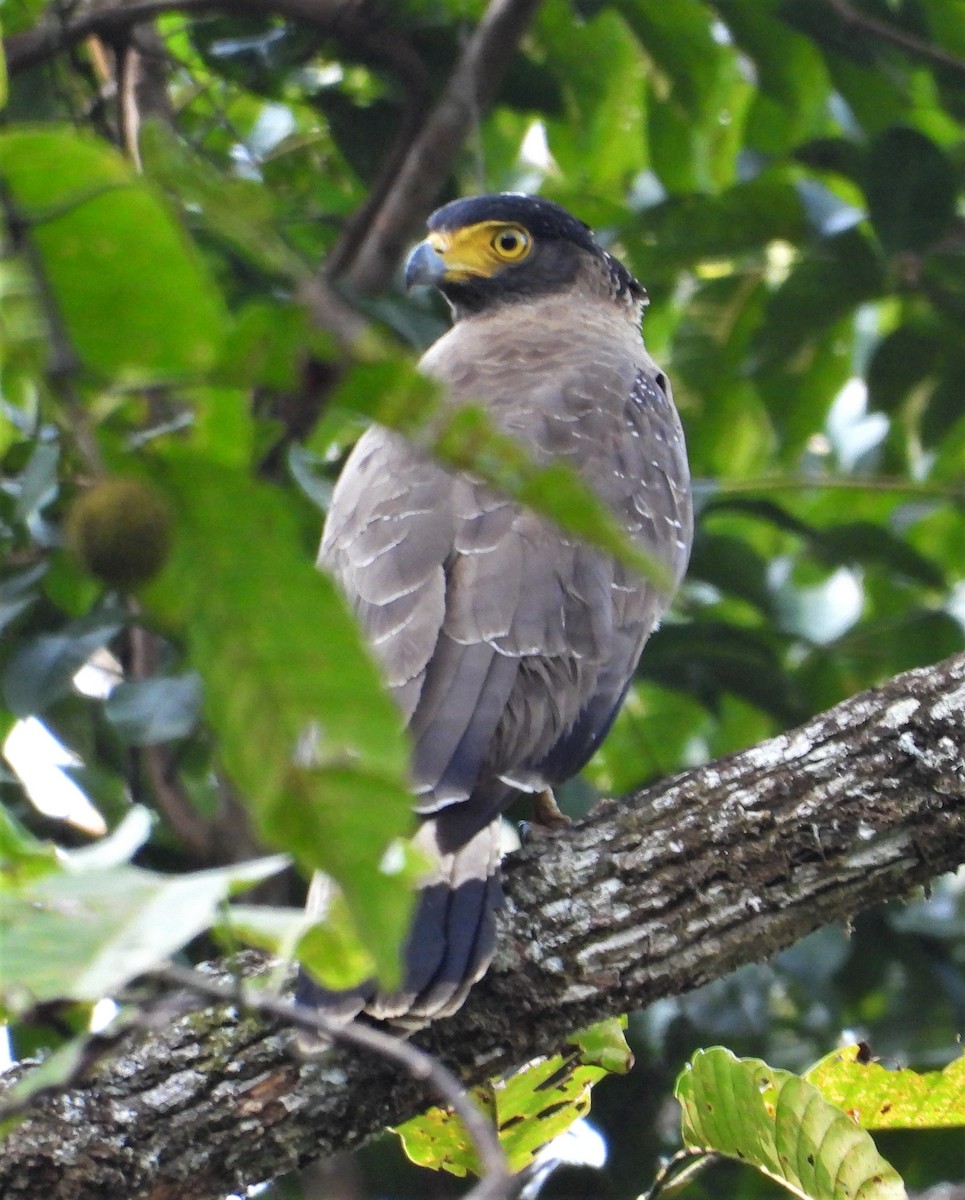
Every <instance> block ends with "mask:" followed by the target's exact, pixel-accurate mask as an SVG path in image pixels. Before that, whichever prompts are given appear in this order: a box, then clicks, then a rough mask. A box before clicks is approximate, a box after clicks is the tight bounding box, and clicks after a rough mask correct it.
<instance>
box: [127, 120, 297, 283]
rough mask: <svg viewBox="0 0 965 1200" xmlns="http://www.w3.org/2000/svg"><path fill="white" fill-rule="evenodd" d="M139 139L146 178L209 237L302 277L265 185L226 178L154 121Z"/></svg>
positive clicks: (267, 267)
mask: <svg viewBox="0 0 965 1200" xmlns="http://www.w3.org/2000/svg"><path fill="white" fill-rule="evenodd" d="M140 141H141V152H142V155H143V157H144V169H145V172H146V173H147V176H148V178H149V179H152V180H154V181H155V182H156V183H157V184H158V185H159V186H160V187H162V188H164V189H165V191H167V192H168V193H169V194H170V195H171V196H172V197H176V198H177V200H178V202H179V203H180V204H181V205H182V207H184V208H185V209H186V210H187V211H188V212H189V213H190V214H191V215H192V217H193V219H194V220H196V221H198V222H199V223H201V224H202V225H203V227H204V229H205V230H206V231H207V232H209V233H210V234H211V235H212V236H213V237H216V238H218V239H219V240H221V241H223V242H224V243H225V244H227V245H228V246H230V247H231V249H232V250H233V251H234V252H235V253H236V254H239V255H241V256H242V257H243V258H244V259H245V260H246V261H247V262H249V263H251V264H252V265H253V266H255V267H258V268H259V269H261V270H263V271H265V272H267V273H269V274H272V275H279V276H281V277H282V278H285V279H291V280H302V279H305V278H307V276H308V268H307V265H306V264H305V263H304V262H303V261H302V259H301V258H300V257H299V256H298V255H297V254H296V253H295V251H294V250H293V249H292V248H291V246H290V245H289V244H288V243H287V242H286V241H285V239H284V237H283V236H282V234H281V233H280V231H279V229H278V227H277V223H276V219H275V212H274V208H273V204H272V196H271V193H270V192H269V191H268V190H267V189H266V188H264V187H262V186H261V184H259V183H256V182H255V181H254V180H250V179H238V178H227V177H226V176H225V174H224V173H223V172H221V171H217V170H215V169H214V167H212V166H211V165H210V164H209V163H206V162H205V161H204V159H203V158H201V157H200V156H198V155H195V154H192V153H191V151H190V149H189V148H188V147H187V146H186V145H185V143H184V142H183V140H181V139H179V138H177V137H176V136H175V135H174V134H173V133H172V132H171V130H170V129H168V128H167V127H166V126H165V125H162V124H161V123H160V122H157V121H149V122H147V123H146V124H145V126H144V128H143V129H142V131H141V135H140Z"/></svg>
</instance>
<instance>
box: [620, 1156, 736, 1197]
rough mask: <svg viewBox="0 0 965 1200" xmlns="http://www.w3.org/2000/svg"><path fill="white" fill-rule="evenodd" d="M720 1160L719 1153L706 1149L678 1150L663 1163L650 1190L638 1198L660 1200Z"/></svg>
mask: <svg viewBox="0 0 965 1200" xmlns="http://www.w3.org/2000/svg"><path fill="white" fill-rule="evenodd" d="M719 1161H720V1159H719V1156H718V1155H716V1154H710V1153H709V1152H708V1151H706V1150H686V1149H685V1150H678V1151H677V1153H676V1154H675V1155H674V1156H673V1157H672V1158H670V1159H668V1160H667V1161H666V1162H665V1163H664V1164H663V1166H662V1167H661V1168H660V1170H659V1171H658V1172H657V1174H656V1176H655V1177H654V1181H653V1183H652V1184H651V1185H650V1187H649V1188H648V1190H647V1191H645V1192H644V1193H643V1194H642V1195H640V1196H638V1197H637V1200H658V1197H660V1196H666V1195H668V1194H669V1195H673V1194H674V1193H676V1192H677V1191H678V1190H679V1189H680V1188H681V1187H685V1186H686V1185H687V1184H688V1183H689V1182H690V1181H691V1180H692V1179H694V1178H695V1177H696V1176H697V1175H699V1174H700V1173H701V1171H703V1170H705V1169H706V1168H707V1167H709V1166H711V1165H712V1164H713V1163H715V1162H719Z"/></svg>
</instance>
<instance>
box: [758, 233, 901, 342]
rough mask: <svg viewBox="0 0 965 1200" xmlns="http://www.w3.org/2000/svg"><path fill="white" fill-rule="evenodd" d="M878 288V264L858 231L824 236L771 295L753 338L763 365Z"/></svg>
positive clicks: (880, 283)
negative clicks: (763, 318) (758, 328)
mask: <svg viewBox="0 0 965 1200" xmlns="http://www.w3.org/2000/svg"><path fill="white" fill-rule="evenodd" d="M883 289H884V275H883V271H882V266H881V262H880V261H879V259H878V257H877V255H876V254H875V251H874V249H873V247H872V246H871V244H870V243H869V241H868V238H867V237H866V236H865V235H864V233H862V232H861V231H860V230H858V229H849V230H848V231H847V232H845V233H840V234H837V235H836V236H834V237H830V238H826V239H825V240H823V241H822V242H821V243H820V245H817V246H815V247H814V248H813V250H811V251H810V252H809V253H808V254H806V255H805V256H802V258H801V259H800V260H799V261H798V262H797V263H796V264H795V266H794V267H793V268H792V270H791V273H790V275H789V276H788V277H787V279H786V280H785V282H784V283H783V284H782V285H781V286H780V287H779V288H778V289H777V291H776V292H775V293H774V294H773V296H772V297H771V300H770V303H769V304H768V306H767V312H766V314H765V322H764V325H763V327H762V328H761V330H760V332H759V334H758V338H757V350H758V353H759V354H760V355H761V356H762V358H763V360H764V364H765V365H766V364H768V363H773V362H777V361H780V360H781V359H785V358H787V357H788V356H790V355H794V354H796V353H797V352H798V351H799V350H800V349H801V348H802V347H803V346H805V345H807V343H808V342H810V341H813V340H814V339H815V338H816V337H817V336H818V335H819V334H820V333H821V331H823V330H825V329H828V328H829V327H831V326H832V325H834V324H835V323H836V322H837V321H838V320H839V319H840V318H841V317H843V316H846V315H847V314H849V313H850V312H851V311H852V310H853V309H854V308H856V307H857V306H858V305H860V304H864V303H865V302H867V301H869V300H873V299H875V298H876V297H878V296H880V295H881V293H882V291H883Z"/></svg>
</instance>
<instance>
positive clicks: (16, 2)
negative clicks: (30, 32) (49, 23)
mask: <svg viewBox="0 0 965 1200" xmlns="http://www.w3.org/2000/svg"><path fill="white" fill-rule="evenodd" d="M48 3H49V0H5V3H4V4H3V7H2V9H0V12H2V15H3V32H4V33H5V34H6V36H7V37H9V36H10V35H11V34H13V33H20V32H21V31H22V30H24V29H30V27H31V26H32V25H35V24H36V23H37V21H38V20H39V19H40V16H41V14H42V13H43V11H44V9H45V8H46V7H47V5H48Z"/></svg>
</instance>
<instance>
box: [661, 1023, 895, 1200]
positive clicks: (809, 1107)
mask: <svg viewBox="0 0 965 1200" xmlns="http://www.w3.org/2000/svg"><path fill="white" fill-rule="evenodd" d="M675 1094H676V1096H677V1099H678V1100H679V1101H680V1104H681V1106H682V1107H683V1123H682V1131H683V1139H684V1145H685V1146H687V1147H689V1148H691V1149H694V1150H704V1151H706V1152H707V1153H708V1154H720V1155H723V1156H724V1157H726V1158H731V1159H734V1160H735V1161H737V1162H741V1163H744V1164H746V1165H748V1166H752V1167H754V1168H756V1169H757V1170H758V1171H760V1172H761V1173H762V1174H764V1175H767V1176H768V1177H769V1178H770V1179H773V1180H774V1181H775V1182H777V1183H779V1184H781V1185H782V1187H785V1188H787V1190H788V1191H790V1192H792V1193H793V1194H794V1195H795V1196H799V1197H801V1198H802V1200H851V1198H852V1197H854V1196H857V1195H860V1196H861V1197H862V1200H904V1197H905V1195H906V1193H905V1189H904V1186H903V1184H902V1182H901V1179H900V1178H899V1176H898V1174H897V1172H896V1171H895V1170H894V1168H893V1167H891V1166H889V1164H888V1163H886V1162H885V1160H884V1159H883V1158H882V1157H881V1155H880V1154H878V1152H877V1150H876V1149H875V1146H874V1142H872V1140H871V1138H870V1137H869V1135H868V1134H867V1133H866V1132H865V1131H864V1130H863V1129H860V1128H859V1127H858V1126H857V1125H856V1124H855V1123H854V1121H853V1120H852V1119H851V1117H849V1116H848V1115H847V1114H846V1113H844V1112H842V1111H841V1110H840V1109H838V1108H835V1107H834V1106H833V1105H831V1104H828V1103H827V1102H826V1101H825V1100H824V1099H822V1097H821V1093H820V1092H819V1091H818V1089H817V1088H816V1087H814V1086H813V1085H812V1084H810V1083H808V1082H806V1081H805V1080H804V1079H801V1078H800V1077H799V1076H797V1075H792V1074H791V1073H790V1072H789V1071H778V1070H774V1069H773V1068H771V1067H769V1066H768V1065H767V1064H766V1063H764V1062H761V1061H760V1059H754V1058H745V1059H738V1058H735V1057H734V1055H733V1054H731V1053H730V1051H729V1050H724V1049H723V1048H722V1047H719V1046H718V1047H714V1048H712V1049H710V1050H699V1051H698V1052H697V1053H696V1054H695V1055H694V1057H693V1058H692V1059H691V1061H690V1062H689V1063H688V1064H687V1066H686V1067H685V1069H684V1071H683V1072H682V1074H681V1075H680V1076H679V1077H678V1079H677V1086H676V1089H675Z"/></svg>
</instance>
